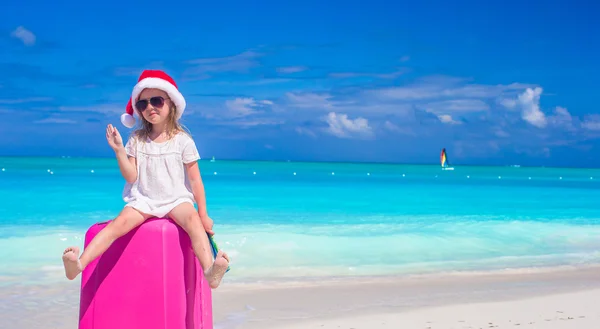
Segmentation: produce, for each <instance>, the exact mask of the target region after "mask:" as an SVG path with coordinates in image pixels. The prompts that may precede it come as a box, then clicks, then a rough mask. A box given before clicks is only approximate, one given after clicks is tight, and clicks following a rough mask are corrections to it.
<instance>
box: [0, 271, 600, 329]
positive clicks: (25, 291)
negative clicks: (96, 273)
mask: <svg viewBox="0 0 600 329" xmlns="http://www.w3.org/2000/svg"><path fill="white" fill-rule="evenodd" d="M79 289H80V281H79V279H76V280H74V281H68V282H63V283H55V284H47V285H35V286H34V285H27V286H26V285H22V286H4V287H0V300H2V301H5V302H4V303H2V304H0V318H2V319H3V320H4V321H5V323H11V324H13V327H15V328H19V329H33V328H39V325H40V324H41V323H44V328H48V329H51V328H56V329H75V328H77V319H78V312H79V291H80V290H79ZM598 298H600V267H598V266H594V267H588V268H572V269H563V270H557V271H552V272H529V273H494V274H490V273H486V274H485V275H477V274H475V275H466V274H459V275H452V274H450V275H445V276H436V277H433V276H411V277H408V276H404V277H391V276H390V277H385V278H382V277H369V278H352V279H350V278H338V279H329V280H323V281H319V280H316V279H311V280H303V281H281V282H254V283H235V282H232V283H230V282H227V281H224V282H223V284H222V286H221V287H220V288H218V289H217V290H213V315H214V324H215V329H217V328H218V329H255V328H290V329H295V328H298V329H299V328H313V327H314V328H356V329H358V328H398V327H402V326H404V325H406V324H408V323H413V322H414V321H417V320H418V321H421V320H423V319H427V318H433V320H435V319H438V321H442V318H443V319H447V320H444V321H446V322H444V323H446V324H447V326H445V327H444V326H430V327H431V329H437V328H452V326H450V323H451V322H452V321H454V320H455V319H454V318H455V317H457V316H459V315H460V317H462V318H463V320H464V321H467V322H468V321H471V322H472V323H479V322H481V321H482V320H485V319H483V318H482V315H481V314H480V312H479V311H477V310H478V309H482V308H484V309H488V310H490V311H489V312H491V313H489V314H488V315H489V316H491V317H492V318H493V317H494V316H495V317H496V318H495V320H494V321H495V322H494V323H500V322H502V321H504V322H502V323H505V322H506V321H508V320H511V319H512V318H514V317H513V315H511V314H512V313H510V312H508V311H506V310H514V312H517V311H518V310H520V311H519V312H521V313H523V314H521V313H518V312H517V313H518V314H520V316H521V318H523V319H525V320H519V321H526V318H527V316H528V315H529V313H531V316H534V315H535V317H536V319H537V317H539V316H546V317H549V316H553V315H552V314H550V315H548V314H545V313H544V312H545V311H544V310H545V308H543V307H541V306H539V305H538V304H539V301H540V300H542V301H543V300H548V301H551V302H552V305H553V306H552V307H553V308H561V307H562V308H569V307H570V308H573V307H575V306H577V305H579V306H577V307H576V308H575V309H574V310H571V311H569V312H571V313H569V314H568V317H574V318H575V319H578V321H580V322H581V323H584V322H583V321H587V322H590V321H596V322H593V325H594V326H593V327H594V328H598V327H600V319H598V318H596V320H593V319H592V318H593V315H594V312H595V311H587V310H584V309H583V308H584V307H587V306H586V305H584V304H586V303H587V304H589V307H591V308H593V305H594V300H597V299H598ZM582 303H583V304H582ZM538 306H539V307H538ZM578 309H581V310H582V311H581V312H579V313H580V314H579V313H577V314H575V313H573V312H575V311H576V310H578ZM548 310H549V312H550V311H551V312H556V310H555V309H548ZM557 310H560V309H557ZM459 311H460V312H459ZM514 312H513V313H514ZM536 312H537V313H536ZM540 312H542V313H544V314H542V313H540ZM590 312H592V313H590ZM534 313H535V314H534ZM538 313H540V314H541V315H540V314H538ZM546 313H547V312H546ZM596 313H597V312H596ZM553 314H554V313H553ZM555 315H556V314H554V316H555ZM565 316H567V315H565ZM579 316H584V317H585V318H577V317H579ZM511 317H512V318H511ZM398 319H399V320H398ZM419 319H420V320H419ZM490 319H491V318H490ZM400 320H401V322H397V321H400ZM433 320H431V321H433ZM480 320H481V321H480ZM381 321H383V322H385V323H386V324H385V325H384V324H382V323H383V322H381ZM386 321H387V322H386ZM403 321H404V322H403ZM410 321H413V322H410ZM448 321H450V322H448ZM457 321H458V320H457ZM477 321H479V322H477ZM490 321H491V320H490ZM531 321H533V320H531ZM531 321H530V322H531ZM421 322H422V321H421ZM471 322H469V323H471ZM533 322H535V321H533ZM580 322H578V323H580ZM419 323H420V322H419ZM536 323H537V324H538V325H540V322H539V321H538V322H536ZM552 323H554V322H552ZM556 323H559V322H556ZM563 323H566V322H565V321H563ZM358 324H361V325H360V326H359V325H358ZM392 324H394V325H392ZM424 324H425V322H423V323H420V324H419V325H418V326H416V325H415V326H404V327H406V328H426V326H422V325H424ZM442 324H443V323H442ZM549 324H550V322H548V323H546V324H544V325H549ZM511 327H514V326H511ZM521 327H525V328H527V326H521ZM455 328H463V327H455ZM464 328H468V326H465V327H464ZM473 328H479V327H475V326H474V327H473ZM484 328H487V326H485V327H484ZM531 328H534V327H531ZM536 328H552V329H554V328H563V327H536ZM565 328H567V327H565ZM569 328H572V327H569ZM578 328H588V327H581V326H578ZM590 328H591V327H590Z"/></svg>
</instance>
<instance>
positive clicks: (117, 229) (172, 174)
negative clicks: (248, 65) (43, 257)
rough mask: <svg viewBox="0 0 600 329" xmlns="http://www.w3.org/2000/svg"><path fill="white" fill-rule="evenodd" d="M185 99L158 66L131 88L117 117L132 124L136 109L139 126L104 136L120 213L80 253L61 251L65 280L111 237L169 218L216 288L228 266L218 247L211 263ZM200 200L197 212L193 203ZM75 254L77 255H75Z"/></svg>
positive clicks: (209, 222)
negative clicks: (127, 133)
mask: <svg viewBox="0 0 600 329" xmlns="http://www.w3.org/2000/svg"><path fill="white" fill-rule="evenodd" d="M185 106H186V102H185V99H184V98H183V95H182V94H181V93H180V92H179V90H178V89H177V85H176V84H175V81H173V79H172V78H171V77H170V76H168V75H167V74H166V73H164V72H162V71H155V70H146V71H144V72H143V73H142V74H141V76H140V77H139V79H138V83H137V84H136V85H135V87H134V88H133V92H132V95H131V98H130V100H129V103H128V104H127V107H126V113H124V114H123V115H122V116H121V122H122V123H123V125H125V126H126V127H128V128H131V127H133V125H134V124H135V121H136V120H135V118H134V117H133V114H134V109H135V110H136V113H137V115H138V116H139V117H140V118H141V128H140V129H138V130H137V131H135V132H134V134H133V135H132V137H131V138H129V140H128V141H127V144H126V145H125V146H123V139H122V138H121V135H120V134H119V131H118V130H117V129H116V128H115V127H113V126H112V125H110V124H109V125H108V126H107V128H106V140H107V141H108V144H109V145H110V147H111V148H112V149H113V150H114V152H115V154H116V157H117V161H118V164H119V169H120V171H121V174H122V175H123V178H125V180H126V182H127V184H126V185H125V189H124V191H123V199H124V200H125V202H127V204H126V205H125V207H124V208H123V210H122V211H121V213H120V214H119V215H118V216H117V217H116V218H115V219H114V220H113V221H111V222H110V223H109V224H108V225H107V226H106V227H105V228H104V229H103V230H102V231H100V232H99V233H98V235H96V236H95V237H94V238H93V239H92V241H90V243H89V245H88V246H87V247H86V248H85V250H84V251H83V254H82V255H81V257H79V248H78V247H76V246H73V247H69V248H67V249H66V250H65V251H64V253H63V256H62V258H63V263H64V266H65V274H66V276H67V278H68V279H69V280H73V279H75V277H77V275H78V274H79V273H81V272H82V271H83V269H84V268H85V267H86V266H87V265H88V264H89V263H90V262H91V261H93V260H94V259H96V258H97V257H98V256H100V255H101V254H102V253H103V252H104V251H106V250H107V249H108V247H109V246H110V245H111V243H112V242H113V241H115V240H116V239H118V238H119V237H121V236H123V235H125V234H127V233H128V232H130V231H131V230H132V229H134V228H135V227H137V226H138V225H140V224H141V223H142V222H144V221H145V220H146V219H148V218H151V217H169V218H171V219H173V220H174V221H175V222H176V223H177V224H178V225H179V226H181V227H182V228H183V229H184V230H185V231H186V232H187V233H188V234H189V236H190V239H191V240H192V247H193V249H194V253H195V254H196V257H198V259H199V261H200V264H201V265H202V268H203V270H204V274H205V276H206V278H207V280H208V281H209V284H210V286H211V288H213V289H214V288H217V287H218V286H219V284H220V282H221V279H222V278H223V275H224V274H225V271H226V270H227V267H228V265H229V258H228V256H227V255H226V254H225V253H224V252H222V251H219V252H218V254H217V256H216V258H215V260H214V262H213V257H212V256H213V255H212V251H211V248H210V244H209V243H210V242H209V240H208V236H207V234H206V233H207V232H208V234H211V235H212V234H214V232H213V231H212V227H213V221H212V219H211V218H210V217H209V216H208V214H207V211H206V199H205V195H204V185H203V183H202V179H201V177H200V170H199V169H198V163H197V160H198V159H200V156H199V154H198V150H197V148H196V144H195V143H194V140H193V139H192V138H191V137H190V136H189V135H188V134H187V133H185V132H184V130H183V128H182V126H181V125H180V124H179V122H178V120H179V118H181V115H182V113H183V111H184V110H185ZM194 203H196V204H198V211H196V208H194ZM78 257H79V258H78Z"/></svg>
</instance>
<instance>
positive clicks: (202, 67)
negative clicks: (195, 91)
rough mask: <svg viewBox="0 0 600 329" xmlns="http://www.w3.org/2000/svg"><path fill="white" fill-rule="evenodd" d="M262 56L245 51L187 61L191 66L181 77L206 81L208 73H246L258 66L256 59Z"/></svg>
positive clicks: (254, 52)
mask: <svg viewBox="0 0 600 329" xmlns="http://www.w3.org/2000/svg"><path fill="white" fill-rule="evenodd" d="M262 56H263V54H262V53H259V52H256V51H252V50H247V51H244V52H242V53H239V54H236V55H232V56H226V57H212V58H199V59H193V60H189V61H187V63H188V64H191V65H192V66H191V67H189V68H187V69H186V70H185V71H184V73H183V76H184V77H190V76H191V77H194V78H202V79H206V78H208V77H210V75H209V74H210V73H221V72H236V73H247V72H248V71H249V70H250V69H252V68H255V67H258V66H260V62H259V61H258V58H260V57H262Z"/></svg>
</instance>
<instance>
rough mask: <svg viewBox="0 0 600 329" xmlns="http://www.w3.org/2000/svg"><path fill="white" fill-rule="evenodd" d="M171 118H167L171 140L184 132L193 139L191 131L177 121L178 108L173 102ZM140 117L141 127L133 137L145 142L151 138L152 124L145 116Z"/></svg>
mask: <svg viewBox="0 0 600 329" xmlns="http://www.w3.org/2000/svg"><path fill="white" fill-rule="evenodd" d="M169 104H170V105H171V106H170V107H169V116H168V117H167V137H168V138H169V139H171V138H172V137H173V136H175V135H176V134H177V133H180V132H183V133H186V134H188V135H189V136H190V137H191V135H192V134H191V133H190V131H189V130H188V129H187V128H186V127H185V126H184V125H182V124H181V123H179V120H177V119H176V117H175V116H176V114H177V107H175V104H173V102H172V101H171V100H169ZM139 117H140V120H139V122H140V127H139V128H138V129H136V130H135V131H134V132H133V135H134V136H135V137H137V138H138V139H140V140H145V139H147V138H148V137H149V136H150V132H152V124H151V123H150V122H148V121H147V120H146V119H145V118H144V116H143V115H141V114H140V115H139Z"/></svg>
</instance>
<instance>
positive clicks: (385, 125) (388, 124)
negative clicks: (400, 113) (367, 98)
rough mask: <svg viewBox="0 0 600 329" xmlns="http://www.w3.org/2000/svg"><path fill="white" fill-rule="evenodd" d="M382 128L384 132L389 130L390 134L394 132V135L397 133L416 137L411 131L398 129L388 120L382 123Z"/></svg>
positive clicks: (402, 128) (403, 128) (404, 128)
mask: <svg viewBox="0 0 600 329" xmlns="http://www.w3.org/2000/svg"><path fill="white" fill-rule="evenodd" d="M383 128H384V129H386V130H389V131H391V132H394V133H399V134H404V135H410V136H416V134H415V132H414V131H412V130H411V129H410V128H406V127H399V126H398V125H396V124H395V123H393V122H391V121H390V120H386V121H385V122H384V123H383Z"/></svg>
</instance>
